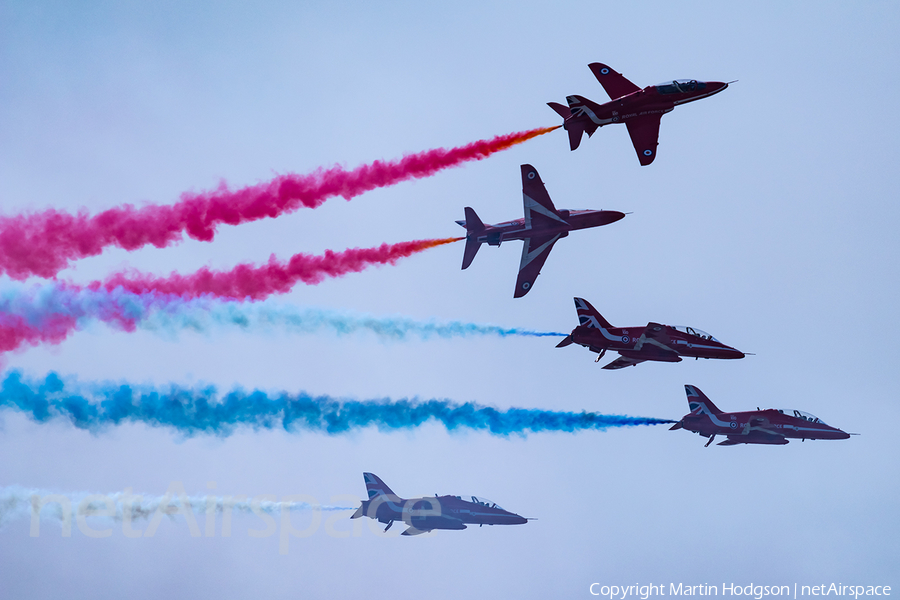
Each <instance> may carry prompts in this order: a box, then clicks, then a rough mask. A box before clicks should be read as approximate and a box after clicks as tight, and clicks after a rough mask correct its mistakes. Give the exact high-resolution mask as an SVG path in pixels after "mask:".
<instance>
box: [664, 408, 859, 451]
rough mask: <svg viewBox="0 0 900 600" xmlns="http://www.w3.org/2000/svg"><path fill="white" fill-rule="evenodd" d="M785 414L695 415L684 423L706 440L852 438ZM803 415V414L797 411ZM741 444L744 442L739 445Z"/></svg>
mask: <svg viewBox="0 0 900 600" xmlns="http://www.w3.org/2000/svg"><path fill="white" fill-rule="evenodd" d="M786 412H789V411H785V412H782V411H780V410H777V409H774V408H769V409H766V410H756V411H746V412H734V413H721V414H718V415H714V414H707V413H691V414H689V415H686V416H685V417H684V418H682V420H681V425H682V427H683V428H684V429H687V430H688V431H693V432H694V433H699V434H700V435H702V436H704V437H709V436H711V435H727V436H736V435H740V436H746V438H744V439H746V441H744V442H743V443H749V444H777V445H781V444H786V443H787V441H785V440H783V439H779V438H790V439H804V440H845V439H847V438H849V437H850V434H849V433H846V432H844V431H842V430H840V429H837V428H836V427H831V426H830V425H826V424H825V423H822V422H821V421H818V420H813V419H809V418H807V417H803V416H794V415H793V414H786ZM797 412H798V414H799V411H797ZM739 443H740V442H739Z"/></svg>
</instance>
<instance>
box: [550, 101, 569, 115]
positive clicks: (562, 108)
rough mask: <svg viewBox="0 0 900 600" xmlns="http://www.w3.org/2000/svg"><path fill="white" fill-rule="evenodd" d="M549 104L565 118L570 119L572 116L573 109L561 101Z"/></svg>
mask: <svg viewBox="0 0 900 600" xmlns="http://www.w3.org/2000/svg"><path fill="white" fill-rule="evenodd" d="M547 106H549V107H550V108H552V109H553V110H555V111H556V114H558V115H559V116H561V117H562V118H563V119H568V118H569V117H571V116H572V111H571V110H569V107H568V106H564V105H562V104H560V103H559V102H548V103H547Z"/></svg>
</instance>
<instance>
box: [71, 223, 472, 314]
mask: <svg viewBox="0 0 900 600" xmlns="http://www.w3.org/2000/svg"><path fill="white" fill-rule="evenodd" d="M461 239H464V238H458V237H454V238H443V239H437V240H416V241H412V242H400V243H398V244H382V245H381V246H378V247H376V248H351V249H349V250H344V251H343V252H333V251H331V250H326V251H325V254H322V255H320V256H315V255H310V254H295V255H294V256H292V257H291V258H290V260H288V261H287V262H286V263H284V262H280V261H279V260H277V259H276V258H275V256H274V255H273V256H272V257H271V258H269V262H268V263H266V264H265V265H262V266H255V265H251V264H241V265H238V266H236V267H235V268H233V269H231V270H230V271H211V270H210V269H208V268H206V267H204V268H202V269H200V270H199V271H197V272H196V273H192V274H190V275H179V274H178V273H172V274H171V275H169V276H168V277H153V276H151V275H146V274H142V273H137V272H127V271H126V272H123V273H116V274H114V275H111V276H110V277H108V278H107V279H106V281H104V282H102V283H101V282H99V281H95V282H94V283H92V284H91V285H90V286H89V287H91V288H92V289H98V288H100V287H103V288H105V289H106V290H114V289H116V288H118V287H122V288H123V289H124V290H126V291H128V292H131V293H134V294H144V293H148V292H156V293H159V294H172V295H175V296H181V297H182V298H196V297H198V296H202V295H204V294H208V295H212V296H216V297H219V298H229V299H235V300H244V299H248V298H249V299H250V300H262V299H263V298H266V297H268V296H271V295H272V294H284V293H287V292H289V291H290V290H291V288H293V287H294V285H296V283H297V282H298V281H302V282H303V283H306V284H308V285H315V284H317V283H319V282H321V281H322V280H323V279H325V278H326V277H341V276H343V275H346V274H347V273H356V272H359V271H362V270H364V269H366V268H367V267H369V266H370V265H374V264H382V265H383V264H388V263H390V264H395V263H396V262H397V261H398V260H400V259H401V258H406V257H407V256H411V255H413V254H415V253H417V252H422V251H423V250H427V249H429V248H434V247H436V246H442V245H444V244H450V243H452V242H456V241H459V240H461Z"/></svg>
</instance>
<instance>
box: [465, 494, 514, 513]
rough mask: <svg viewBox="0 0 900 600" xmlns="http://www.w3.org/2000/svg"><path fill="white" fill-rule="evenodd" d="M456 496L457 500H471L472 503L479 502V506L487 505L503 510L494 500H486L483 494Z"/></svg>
mask: <svg viewBox="0 0 900 600" xmlns="http://www.w3.org/2000/svg"><path fill="white" fill-rule="evenodd" d="M457 498H458V499H459V500H462V501H463V502H472V503H474V504H479V505H481V506H487V507H488V508H497V509H500V510H505V509H504V508H503V507H502V506H500V505H499V504H497V503H496V502H493V501H491V500H488V499H487V498H485V497H484V496H457Z"/></svg>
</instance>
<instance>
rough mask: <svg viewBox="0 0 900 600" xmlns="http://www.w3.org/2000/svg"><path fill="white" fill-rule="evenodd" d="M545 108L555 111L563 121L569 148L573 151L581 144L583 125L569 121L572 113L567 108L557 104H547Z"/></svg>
mask: <svg viewBox="0 0 900 600" xmlns="http://www.w3.org/2000/svg"><path fill="white" fill-rule="evenodd" d="M547 106H549V107H550V108H552V109H553V110H555V111H556V114H558V115H559V116H561V117H562V118H563V119H564V121H565V122H564V123H563V127H565V129H566V131H567V132H568V133H569V148H570V149H572V150H574V149H575V148H577V147H578V145H579V144H581V138H582V135H583V134H584V125H583V124H582V123H580V122H578V121H570V120H569V118H570V117H571V116H572V111H571V110H569V107H568V106H563V105H562V104H560V103H558V102H548V103H547Z"/></svg>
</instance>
